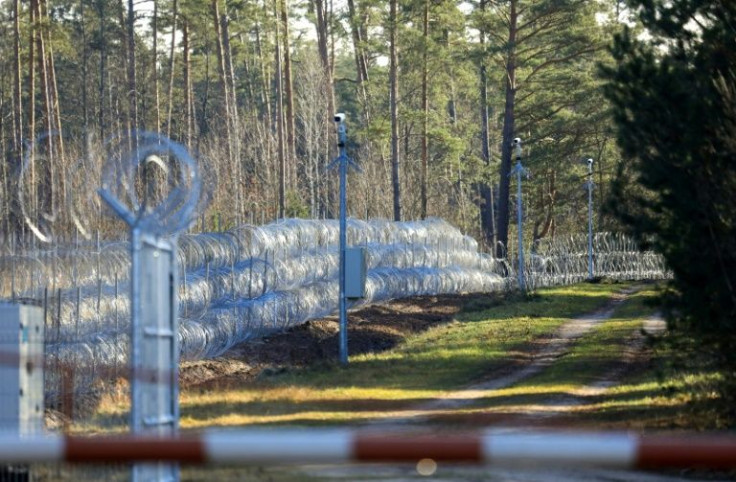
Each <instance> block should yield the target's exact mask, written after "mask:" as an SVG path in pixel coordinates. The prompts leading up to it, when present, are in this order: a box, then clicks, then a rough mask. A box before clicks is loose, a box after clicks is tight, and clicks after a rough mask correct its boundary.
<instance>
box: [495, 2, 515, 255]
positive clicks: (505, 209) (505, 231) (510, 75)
mask: <svg viewBox="0 0 736 482" xmlns="http://www.w3.org/2000/svg"><path fill="white" fill-rule="evenodd" d="M517 3H518V0H511V2H510V7H511V9H510V12H509V36H508V54H507V56H506V72H505V73H506V101H505V103H504V112H503V137H502V141H501V142H502V145H501V170H500V173H499V176H500V180H499V193H498V223H497V227H498V242H499V243H500V244H501V246H498V247H497V250H498V251H497V253H496V254H497V256H499V257H500V256H503V255H505V251H506V249H507V248H508V241H509V188H510V182H511V179H510V178H509V175H510V174H511V141H512V140H513V138H514V120H515V115H514V107H515V101H516V52H515V48H514V44H515V42H516V22H517V12H516V7H517Z"/></svg>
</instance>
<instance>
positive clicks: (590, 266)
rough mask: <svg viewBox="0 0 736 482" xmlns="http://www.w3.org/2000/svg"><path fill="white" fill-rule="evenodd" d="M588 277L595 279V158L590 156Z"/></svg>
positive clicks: (588, 184) (588, 183)
mask: <svg viewBox="0 0 736 482" xmlns="http://www.w3.org/2000/svg"><path fill="white" fill-rule="evenodd" d="M587 162H588V181H587V182H586V183H585V184H586V186H587V188H588V279H589V280H592V279H593V159H590V158H588V160H587Z"/></svg>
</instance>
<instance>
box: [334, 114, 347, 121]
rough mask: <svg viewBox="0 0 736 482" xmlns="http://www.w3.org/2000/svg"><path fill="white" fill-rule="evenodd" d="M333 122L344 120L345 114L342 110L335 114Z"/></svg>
mask: <svg viewBox="0 0 736 482" xmlns="http://www.w3.org/2000/svg"><path fill="white" fill-rule="evenodd" d="M335 122H345V114H343V113H342V112H341V113H339V114H335Z"/></svg>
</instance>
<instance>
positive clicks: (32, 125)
mask: <svg viewBox="0 0 736 482" xmlns="http://www.w3.org/2000/svg"><path fill="white" fill-rule="evenodd" d="M37 3H38V0H31V5H30V10H29V12H28V13H29V16H30V22H29V29H28V30H29V36H30V38H29V40H30V42H29V47H28V136H27V138H28V140H29V141H31V142H35V140H36V56H37V55H36V35H37V34H38V25H37V24H36V10H37V9H38V6H37ZM28 158H29V166H30V173H29V185H30V189H31V193H32V194H31V196H30V197H31V206H29V208H30V210H31V211H32V212H36V210H37V208H38V199H37V192H36V189H37V186H36V162H35V159H34V153H33V148H32V147H31V148H30V149H29V152H28Z"/></svg>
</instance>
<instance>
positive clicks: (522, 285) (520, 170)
mask: <svg viewBox="0 0 736 482" xmlns="http://www.w3.org/2000/svg"><path fill="white" fill-rule="evenodd" d="M512 144H513V147H514V154H515V155H516V166H515V167H514V172H515V173H516V225H517V228H518V236H519V253H518V258H519V269H518V278H519V290H521V291H526V281H525V279H524V229H523V228H524V225H523V222H524V221H523V207H522V197H521V176H522V174H523V175H526V174H527V172H526V170H525V169H524V167H523V166H522V165H521V139H520V138H518V137H517V138H515V139H514V140H513V142H512Z"/></svg>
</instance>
